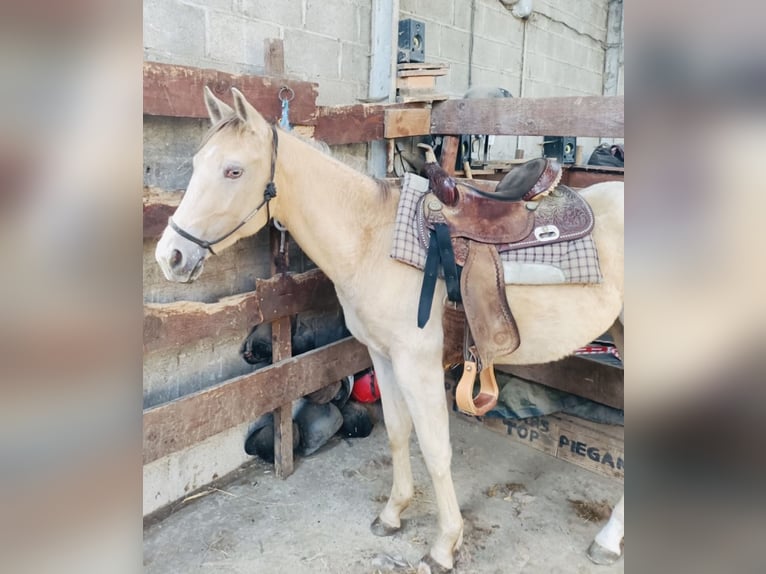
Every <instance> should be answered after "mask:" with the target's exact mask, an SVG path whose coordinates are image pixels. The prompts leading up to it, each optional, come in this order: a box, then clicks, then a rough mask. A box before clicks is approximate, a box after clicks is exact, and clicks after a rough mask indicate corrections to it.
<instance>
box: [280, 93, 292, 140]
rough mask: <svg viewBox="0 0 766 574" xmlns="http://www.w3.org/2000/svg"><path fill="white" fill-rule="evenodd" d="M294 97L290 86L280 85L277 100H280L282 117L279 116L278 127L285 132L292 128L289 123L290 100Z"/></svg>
mask: <svg viewBox="0 0 766 574" xmlns="http://www.w3.org/2000/svg"><path fill="white" fill-rule="evenodd" d="M283 94H284V95H283ZM294 97H295V92H294V91H293V89H292V88H289V87H287V86H282V87H281V88H280V90H279V101H281V102H282V117H280V118H279V127H280V128H282V129H283V130H285V131H286V132H289V131H292V129H293V127H292V126H291V125H290V102H291V101H292V99H293V98H294Z"/></svg>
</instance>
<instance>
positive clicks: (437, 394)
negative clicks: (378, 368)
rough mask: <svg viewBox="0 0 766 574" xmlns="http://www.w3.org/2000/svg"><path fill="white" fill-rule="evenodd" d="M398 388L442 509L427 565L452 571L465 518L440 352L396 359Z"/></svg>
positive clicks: (439, 506) (437, 501)
mask: <svg viewBox="0 0 766 574" xmlns="http://www.w3.org/2000/svg"><path fill="white" fill-rule="evenodd" d="M394 370H395V373H396V380H397V382H398V384H399V388H400V389H401V391H402V394H403V395H404V399H405V400H406V401H407V405H408V406H409V409H410V414H411V415H412V420H413V422H414V423H415V431H416V432H417V434H418V442H419V443H420V450H421V452H422V453H423V459H424V460H425V463H426V467H427V468H428V472H429V474H430V475H431V481H432V482H433V486H434V493H435V495H436V504H437V506H438V508H439V534H438V536H437V538H436V541H435V542H434V543H433V544H432V546H431V551H430V556H427V557H425V558H424V561H425V562H426V563H431V564H430V565H433V562H434V561H435V562H436V565H438V566H439V567H441V568H445V569H450V568H452V564H453V559H454V552H455V551H456V550H457V549H458V548H459V546H460V544H461V543H462V539H463V518H462V517H461V516H460V508H459V507H458V503H457V496H456V495H455V486H454V485H453V483H452V472H451V469H450V464H451V461H452V447H451V446H450V438H449V413H448V411H447V400H446V397H445V393H444V372H443V371H442V369H441V349H439V351H438V353H434V354H433V356H432V357H430V358H429V357H425V356H424V355H420V356H416V355H414V354H410V353H408V354H406V356H401V357H395V358H394Z"/></svg>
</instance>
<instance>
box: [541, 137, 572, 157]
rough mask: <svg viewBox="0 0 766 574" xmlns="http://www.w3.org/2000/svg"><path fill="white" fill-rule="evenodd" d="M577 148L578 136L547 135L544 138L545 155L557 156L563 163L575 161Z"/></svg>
mask: <svg viewBox="0 0 766 574" xmlns="http://www.w3.org/2000/svg"><path fill="white" fill-rule="evenodd" d="M576 150H577V138H576V137H574V136H545V137H544V138H543V156H544V157H549V158H555V159H557V160H558V161H559V163H561V164H565V163H574V162H575V152H576Z"/></svg>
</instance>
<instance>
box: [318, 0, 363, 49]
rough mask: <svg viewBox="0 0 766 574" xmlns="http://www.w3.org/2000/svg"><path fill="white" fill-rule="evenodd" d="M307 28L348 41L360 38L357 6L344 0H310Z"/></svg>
mask: <svg viewBox="0 0 766 574" xmlns="http://www.w3.org/2000/svg"><path fill="white" fill-rule="evenodd" d="M306 30H308V31H309V32H314V33H316V34H321V35H324V36H332V37H333V38H338V39H340V40H344V41H347V42H356V41H358V40H359V38H358V35H357V14H356V6H355V5H354V4H349V3H348V2H345V1H344V0H308V1H307V4H306Z"/></svg>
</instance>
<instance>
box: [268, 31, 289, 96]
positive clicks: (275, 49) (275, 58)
mask: <svg viewBox="0 0 766 574" xmlns="http://www.w3.org/2000/svg"><path fill="white" fill-rule="evenodd" d="M263 64H264V67H265V68H266V75H268V76H283V75H284V73H285V42H284V40H282V39H281V38H266V39H265V40H264V41H263ZM293 89H295V88H293ZM291 106H292V104H291Z"/></svg>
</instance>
